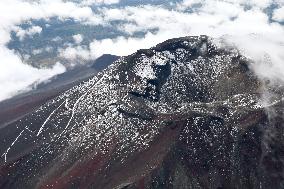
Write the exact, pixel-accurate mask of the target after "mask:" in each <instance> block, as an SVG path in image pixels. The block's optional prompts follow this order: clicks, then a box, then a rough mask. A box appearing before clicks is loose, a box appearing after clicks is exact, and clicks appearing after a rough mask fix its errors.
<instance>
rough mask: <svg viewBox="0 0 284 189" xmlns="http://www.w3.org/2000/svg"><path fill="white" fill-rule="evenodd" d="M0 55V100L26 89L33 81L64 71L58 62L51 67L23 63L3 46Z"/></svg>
mask: <svg viewBox="0 0 284 189" xmlns="http://www.w3.org/2000/svg"><path fill="white" fill-rule="evenodd" d="M0 57H1V63H0V72H1V74H0V88H1V93H0V101H1V100H4V99H7V98H9V97H12V96H14V95H15V94H17V93H18V92H19V91H21V90H24V89H27V87H29V86H30V85H32V84H33V83H35V82H42V81H44V80H47V79H49V78H50V77H52V76H54V75H56V74H60V73H63V72H64V71H65V67H64V66H63V65H62V64H60V63H56V64H55V66H53V67H52V68H51V69H37V68H33V67H31V66H29V65H26V64H23V62H22V61H21V59H20V58H19V57H17V56H15V54H14V52H13V51H10V50H8V49H7V48H3V47H0ZM7 64H9V65H7Z"/></svg>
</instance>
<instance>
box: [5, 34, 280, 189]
mask: <svg viewBox="0 0 284 189" xmlns="http://www.w3.org/2000/svg"><path fill="white" fill-rule="evenodd" d="M265 85H266V84H265V83H264V82H263V81H262V80H260V79H258V78H257V77H256V75H255V74H254V72H252V71H251V69H250V61H249V60H248V59H246V58H245V57H243V56H242V55H241V54H240V53H239V52H238V51H237V50H236V49H234V48H232V47H229V46H225V45H223V47H221V46H219V45H218V46H217V45H215V42H213V40H212V39H210V38H208V37H206V36H200V37H184V38H178V39H171V40H168V41H166V42H163V43H161V44H158V45H157V46H156V47H153V48H151V49H146V50H139V51H137V52H136V53H134V54H132V55H130V56H127V57H123V58H121V59H119V60H118V61H116V62H115V63H114V64H113V65H111V66H110V67H109V68H108V69H107V70H105V71H103V72H101V73H100V74H99V75H98V76H96V77H94V78H92V79H90V80H88V81H86V82H84V83H82V84H80V85H78V86H76V87H74V88H72V89H70V90H68V91H67V92H65V93H63V94H62V95H60V96H58V97H56V98H54V99H53V100H51V101H49V102H48V103H46V104H45V105H44V106H42V107H40V108H39V109H38V110H36V111H34V112H33V113H31V114H29V115H27V116H25V117H24V118H22V119H21V120H17V121H15V122H13V123H11V124H10V125H8V126H6V127H4V128H2V129H1V133H0V141H1V146H0V152H1V154H3V155H2V159H1V163H0V166H1V168H0V188H95V189H112V188H117V189H120V188H125V189H142V188H149V189H150V188H161V189H171V188H172V189H185V188H193V189H195V188H210V189H211V188H212V189H215V188H216V189H217V188H219V189H221V188H226V189H227V188H236V189H237V188H242V189H243V188H248V189H251V188H255V189H259V188H272V189H274V188H275V189H277V188H283V187H284V182H283V179H284V178H283V161H284V142H283V141H284V139H283V137H284V131H283V121H284V120H283V107H284V106H283V105H284V104H283V99H282V96H281V94H282V93H281V92H280V93H278V94H277V95H276V97H275V98H274V99H273V102H270V103H265V104H264V103H261V101H262V98H263V95H264V93H265V92H267V91H266V90H267V89H266V88H265Z"/></svg>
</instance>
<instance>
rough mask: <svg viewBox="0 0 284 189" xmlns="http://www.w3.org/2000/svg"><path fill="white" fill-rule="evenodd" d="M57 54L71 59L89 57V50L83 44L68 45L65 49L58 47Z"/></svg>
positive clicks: (85, 58)
mask: <svg viewBox="0 0 284 189" xmlns="http://www.w3.org/2000/svg"><path fill="white" fill-rule="evenodd" d="M59 54H60V56H61V57H63V58H66V59H69V60H72V61H74V60H77V59H84V60H89V59H91V57H90V52H89V50H88V49H87V48H86V47H84V46H69V47H67V48H65V49H59Z"/></svg>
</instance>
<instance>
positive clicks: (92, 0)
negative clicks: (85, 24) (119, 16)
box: [81, 0, 120, 5]
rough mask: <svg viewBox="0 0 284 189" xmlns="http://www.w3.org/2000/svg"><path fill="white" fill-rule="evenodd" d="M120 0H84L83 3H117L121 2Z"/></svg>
mask: <svg viewBox="0 0 284 189" xmlns="http://www.w3.org/2000/svg"><path fill="white" fill-rule="evenodd" d="M119 2H120V0H83V1H82V2H81V3H82V4H83V5H92V4H106V5H110V4H116V3H119Z"/></svg>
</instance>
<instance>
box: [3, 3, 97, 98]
mask: <svg viewBox="0 0 284 189" xmlns="http://www.w3.org/2000/svg"><path fill="white" fill-rule="evenodd" d="M50 17H59V19H65V18H73V19H75V20H76V21H82V22H87V21H88V22H92V23H93V24H96V23H100V19H99V18H97V16H96V15H95V14H94V13H93V12H92V9H91V8H90V7H88V6H82V5H81V4H77V3H73V2H67V1H63V0H39V1H25V0H2V1H0V60H1V62H0V91H1V94H0V100H3V99H5V98H8V97H11V96H12V95H13V94H15V93H17V91H20V90H23V89H25V88H26V87H28V86H29V85H31V84H32V83H34V82H36V81H43V80H45V79H47V78H49V77H51V76H53V75H56V74H59V73H62V72H63V71H64V70H65V68H64V67H63V66H62V65H60V64H55V66H54V67H53V68H52V69H36V68H33V67H32V66H29V65H27V64H25V63H23V62H22V60H21V58H19V57H18V55H17V54H16V53H15V52H14V51H11V50H9V49H8V48H7V43H8V42H9V41H10V40H11V37H10V32H11V31H16V35H17V36H18V37H19V38H20V39H21V40H22V39H24V38H25V37H27V36H32V35H34V34H36V33H40V32H41V31H42V28H41V27H39V26H32V27H31V28H28V29H27V30H23V29H21V28H19V27H17V25H19V24H21V23H23V22H25V21H29V20H31V19H48V18H50ZM48 50H49V49H48ZM34 53H39V51H35V52H34ZM24 58H25V57H24Z"/></svg>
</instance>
